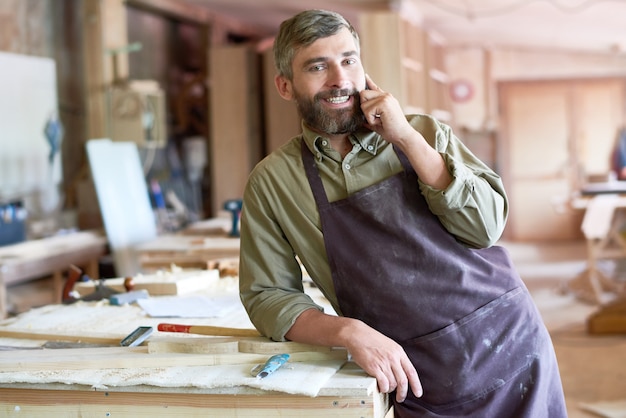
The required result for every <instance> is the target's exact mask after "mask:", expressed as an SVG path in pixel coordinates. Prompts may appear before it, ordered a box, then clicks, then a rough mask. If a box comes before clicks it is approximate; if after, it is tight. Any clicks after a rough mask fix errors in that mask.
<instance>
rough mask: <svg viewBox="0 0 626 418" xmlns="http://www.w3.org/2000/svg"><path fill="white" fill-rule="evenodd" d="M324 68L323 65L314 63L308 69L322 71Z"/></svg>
mask: <svg viewBox="0 0 626 418" xmlns="http://www.w3.org/2000/svg"><path fill="white" fill-rule="evenodd" d="M323 69H324V66H323V65H314V66H312V67H310V68H309V71H322V70H323Z"/></svg>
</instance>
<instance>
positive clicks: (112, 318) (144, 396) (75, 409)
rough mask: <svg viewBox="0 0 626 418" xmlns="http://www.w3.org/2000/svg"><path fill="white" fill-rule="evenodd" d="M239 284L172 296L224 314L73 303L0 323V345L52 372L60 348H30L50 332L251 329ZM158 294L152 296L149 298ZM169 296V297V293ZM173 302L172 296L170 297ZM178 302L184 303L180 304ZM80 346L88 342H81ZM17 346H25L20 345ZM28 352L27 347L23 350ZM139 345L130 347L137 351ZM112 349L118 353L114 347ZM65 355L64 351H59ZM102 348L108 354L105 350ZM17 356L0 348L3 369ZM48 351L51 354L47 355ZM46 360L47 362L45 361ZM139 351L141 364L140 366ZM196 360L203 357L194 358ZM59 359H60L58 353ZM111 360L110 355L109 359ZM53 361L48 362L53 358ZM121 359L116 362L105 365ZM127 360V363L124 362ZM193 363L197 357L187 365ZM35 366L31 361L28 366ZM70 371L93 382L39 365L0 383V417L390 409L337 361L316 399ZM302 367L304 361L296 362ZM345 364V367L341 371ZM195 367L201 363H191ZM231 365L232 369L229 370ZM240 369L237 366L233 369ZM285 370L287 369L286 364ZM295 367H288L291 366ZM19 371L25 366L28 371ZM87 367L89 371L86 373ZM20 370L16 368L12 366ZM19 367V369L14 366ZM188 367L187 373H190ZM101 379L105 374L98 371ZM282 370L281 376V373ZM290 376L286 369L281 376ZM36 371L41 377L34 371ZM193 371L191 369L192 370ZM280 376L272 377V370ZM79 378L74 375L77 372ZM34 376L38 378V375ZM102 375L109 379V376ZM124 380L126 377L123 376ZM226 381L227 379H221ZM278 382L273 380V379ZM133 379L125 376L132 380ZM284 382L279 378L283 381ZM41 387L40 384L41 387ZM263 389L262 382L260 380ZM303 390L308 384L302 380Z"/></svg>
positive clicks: (183, 357)
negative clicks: (220, 306) (30, 336)
mask: <svg viewBox="0 0 626 418" xmlns="http://www.w3.org/2000/svg"><path fill="white" fill-rule="evenodd" d="M237 289H238V279H237V278H236V277H222V278H219V280H217V281H214V282H213V284H212V285H211V286H209V287H207V288H206V289H204V290H202V291H196V292H194V293H193V294H192V295H181V296H178V297H181V298H184V297H198V296H207V297H209V298H213V299H214V300H215V301H216V303H217V301H220V300H222V301H223V300H232V305H231V307H232V309H228V310H227V313H226V314H223V315H218V316H214V317H205V318H197V317H195V318H163V317H151V316H149V315H147V313H146V312H145V311H144V310H143V309H142V308H140V307H139V306H137V305H136V304H131V305H123V306H113V305H110V304H109V303H108V302H107V301H99V302H78V303H76V304H73V305H49V306H45V307H41V308H36V309H32V310H30V311H27V312H24V313H22V314H20V315H18V316H16V317H13V318H9V319H5V320H3V321H0V335H2V336H3V337H2V338H0V346H13V347H15V345H16V344H20V346H21V347H22V348H21V349H18V352H17V355H18V356H20V358H30V356H31V354H30V353H33V354H32V355H34V354H37V355H38V358H42V356H44V358H45V359H47V360H49V361H51V362H52V364H53V365H54V367H58V366H57V365H58V364H59V363H57V362H56V360H54V359H56V357H55V356H56V355H55V354H54V353H55V352H59V351H62V350H43V351H41V350H32V348H36V347H38V345H39V344H42V343H43V342H45V341H44V340H45V339H47V338H49V337H48V336H47V335H49V334H58V335H69V334H72V335H79V336H85V337H89V336H90V335H92V334H94V335H96V336H97V335H115V336H116V337H117V338H119V336H123V335H127V334H128V333H129V332H130V331H131V330H134V329H135V328H136V327H138V326H152V327H155V329H156V328H157V325H158V324H159V323H162V322H177V323H183V324H190V325H214V326H219V327H231V328H251V327H252V324H251V323H250V320H249V318H248V316H247V314H246V312H245V309H244V308H243V306H242V305H241V303H240V302H239V301H238V290H237ZM305 291H306V292H307V293H308V294H309V295H310V296H311V297H312V298H313V300H314V301H315V302H316V303H318V304H320V305H321V306H322V307H324V309H325V310H327V311H328V312H329V313H331V314H332V313H333V312H332V308H331V307H330V306H329V305H328V301H327V300H326V299H325V298H323V296H322V295H321V292H320V291H319V289H317V288H315V287H313V286H309V285H307V284H306V283H305ZM165 297H166V296H161V297H151V298H154V299H155V300H158V299H159V298H165ZM167 297H168V298H170V297H171V296H167ZM174 297H176V296H174ZM182 302H183V303H185V302H184V300H183V301H182ZM7 330H8V331H13V332H20V331H25V332H29V333H43V334H46V337H45V338H44V337H43V336H42V338H44V340H41V341H36V340H28V341H27V340H24V339H20V338H17V336H13V337H9V338H7V337H6V335H7V334H6V332H5V333H4V334H2V332H3V331H7ZM165 337H167V338H171V337H172V334H171V333H163V332H161V331H158V330H155V331H154V332H153V334H152V335H151V336H150V338H149V340H148V341H147V342H145V343H144V344H146V343H150V342H151V341H155V340H156V341H158V339H159V338H165ZM174 337H177V339H178V338H182V339H185V340H187V339H189V338H192V337H193V336H190V335H188V334H187V335H181V334H175V335H174ZM85 341H89V339H87V338H85ZM21 343H23V345H22V344H21ZM27 347H30V348H31V349H26V348H27ZM140 348H142V347H134V348H133V349H140ZM112 349H113V350H120V348H115V347H112ZM64 350H67V349H64ZM70 350H78V351H77V353H80V352H81V350H90V349H89V348H75V349H70ZM105 350H108V349H106V348H105ZM15 353H16V351H15V350H12V351H9V352H3V351H0V361H1V362H3V364H4V363H6V364H8V363H7V361H9V362H11V364H15V362H14V360H13V357H11V358H9V356H15ZM46 353H49V354H46ZM297 354H298V353H294V356H295V355H297ZM48 355H49V356H50V357H45V356H48ZM106 355H108V356H111V355H113V356H114V358H115V359H119V358H120V355H121V356H122V357H123V358H125V357H124V356H125V355H126V356H129V355H131V354H111V353H108V352H107V354H106ZM146 355H148V356H149V355H153V354H150V353H148V354H145V355H144V357H141V358H142V361H145V356H146ZM192 355H193V354H179V355H177V357H175V358H174V360H172V363H175V362H177V361H181V362H183V361H184V362H188V361H191V360H189V359H190V358H189V357H187V356H192ZM84 356H87V357H88V359H89V360H88V361H90V362H95V363H96V364H98V367H99V369H106V368H107V364H108V365H109V367H111V363H110V362H107V361H101V360H100V359H97V360H92V359H93V357H92V356H91V355H83V356H80V355H78V354H77V355H76V356H70V359H72V360H70V361H71V362H73V364H75V365H76V364H78V357H84ZM196 356H201V357H199V360H201V361H204V360H202V358H203V357H204V356H203V355H198V354H196ZM57 357H58V356H57ZM110 358H113V357H110ZM53 360H54V361H53ZM114 361H122V360H111V362H114ZM124 361H125V360H124ZM193 361H195V359H194V360H193ZM31 364H34V363H31ZM80 364H81V365H80V366H77V367H78V368H79V369H78V370H77V369H76V367H74V369H73V370H77V371H78V372H83V375H84V376H86V377H85V378H86V379H87V380H88V381H89V379H94V382H93V383H91V382H88V383H89V384H84V383H83V384H78V383H71V382H70V383H64V381H63V379H61V380H57V381H54V380H50V379H47V377H49V375H48V374H47V373H49V372H50V370H48V369H47V368H45V367H39V366H33V367H34V369H36V370H34V373H35V375H36V376H37V377H38V379H40V380H35V381H34V382H33V381H32V380H30V381H29V380H24V379H21V380H20V379H16V380H14V381H12V383H11V381H6V380H3V381H2V382H3V383H1V384H0V416H12V414H19V415H20V416H28V417H39V416H41V417H44V416H45V417H46V418H48V417H54V416H63V417H80V416H105V417H106V416H111V417H120V416H123V417H136V416H151V417H152V416H154V417H170V416H171V417H179V416H186V417H187V416H203V417H205V416H209V417H220V418H221V417H238V418H241V417H250V418H252V417H254V418H258V417H277V416H288V417H311V418H313V417H316V418H317V417H342V418H343V417H355V418H361V417H373V418H383V417H385V415H386V414H387V413H388V411H389V408H390V406H389V399H388V395H386V394H381V393H380V392H379V391H378V389H377V384H376V379H375V378H373V377H371V376H368V375H367V374H366V373H365V372H364V371H363V370H362V369H360V368H359V367H358V366H357V365H356V364H355V363H353V362H351V361H345V360H341V361H340V362H339V363H338V364H337V367H338V369H333V370H331V372H330V374H329V375H328V378H327V380H322V383H321V384H320V385H321V386H320V387H319V391H318V392H317V394H316V395H315V396H311V395H307V394H303V391H302V390H300V391H294V392H296V393H287V392H285V391H279V390H277V389H274V390H266V389H264V388H263V387H251V386H249V385H240V386H232V385H230V384H229V383H228V382H231V381H232V380H231V379H230V377H231V376H230V375H228V374H227V373H226V374H224V377H223V378H222V377H220V376H222V374H221V373H220V374H219V375H218V377H217V380H218V382H217V383H220V382H221V379H224V381H225V382H226V383H225V384H224V385H221V384H220V385H216V386H214V387H203V386H200V385H198V384H197V383H196V382H195V381H190V382H188V383H184V384H178V383H177V385H174V387H165V386H172V384H171V381H167V382H165V383H164V384H158V383H154V384H152V383H151V384H144V383H139V384H137V383H135V384H134V385H132V384H130V383H128V384H126V385H125V384H124V382H128V381H129V380H128V379H127V378H124V379H122V380H121V382H122V384H117V385H105V387H103V385H102V384H98V381H97V378H96V377H93V376H94V374H95V373H84V370H83V369H81V367H83V366H82V364H83V363H80ZM131 364H132V366H131V368H130V369H129V368H128V366H127V365H126V366H124V367H126V369H125V370H126V373H128V374H130V373H131V372H134V373H137V374H139V375H142V376H143V375H147V376H149V377H148V379H150V380H151V379H153V378H154V374H156V373H160V372H162V370H161V371H159V370H157V369H154V370H155V371H154V372H153V373H151V372H150V371H149V370H147V369H144V368H139V369H134V368H137V367H140V366H138V365H137V363H136V362H132V363H131ZM158 364H159V365H160V366H159V369H163V368H164V367H165V368H167V365H166V364H162V363H161V362H160V361H159V363H158ZM298 364H306V363H298ZM341 364H343V366H341ZM63 367H66V366H63ZM192 367H193V369H194V370H197V368H198V367H203V366H192ZM227 367H230V366H227ZM238 367H241V366H238ZM245 367H246V369H245V370H249V366H247V365H246V366H245ZM285 367H287V366H285ZM291 367H294V366H291ZM25 368H28V366H26V367H25ZM90 369H91V368H88V370H87V371H89V370H90ZM16 370H18V369H16ZM20 370H21V368H20ZM189 370H191V369H189ZM99 371H101V372H102V373H105V374H107V370H99ZM279 372H280V371H279ZM287 372H290V373H291V371H289V370H286V371H285V372H284V373H287ZM7 373H8V374H10V373H19V372H10V371H6V370H5V371H4V372H2V370H0V375H6V374H7ZM39 373H40V374H39ZM57 373H60V374H61V375H63V376H64V377H63V378H65V377H66V376H67V374H66V373H65V372H63V371H57ZM190 373H191V372H190ZM277 373H278V372H277ZM79 374H80V373H79ZM176 375H177V376H182V379H183V380H185V379H187V380H189V379H192V380H193V376H188V375H187V374H186V373H177V374H176ZM39 376H40V378H39ZM107 376H108V374H107ZM124 376H127V374H124ZM227 376H228V377H227ZM305 376H307V377H306V378H305V379H306V380H304V381H305V382H306V381H309V380H313V379H312V377H313V376H312V375H305ZM275 377H276V378H278V377H279V376H278V375H276V376H275ZM132 379H133V378H131V380H132ZM282 379H283V378H281V380H282ZM39 382H41V383H39ZM262 384H263V385H265V383H262ZM303 384H305V385H306V383H303Z"/></svg>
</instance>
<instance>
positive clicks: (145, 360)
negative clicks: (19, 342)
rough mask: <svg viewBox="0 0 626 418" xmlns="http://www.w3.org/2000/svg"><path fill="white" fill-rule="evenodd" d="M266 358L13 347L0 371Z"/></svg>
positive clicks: (336, 354)
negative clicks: (22, 348)
mask: <svg viewBox="0 0 626 418" xmlns="http://www.w3.org/2000/svg"><path fill="white" fill-rule="evenodd" d="M341 359H347V353H346V351H345V350H334V351H331V352H327V353H322V352H303V353H293V354H292V355H291V357H290V359H289V361H290V362H309V361H322V360H341ZM266 360H267V355H266V354H251V353H226V354H212V355H207V354H202V355H193V354H176V353H174V354H172V353H155V354H151V353H149V352H148V347H107V348H69V349H63V348H61V349H55V350H16V351H6V352H0V370H2V371H3V372H18V371H36V370H83V369H102V368H103V367H105V368H110V369H136V368H142V367H146V368H151V367H152V368H158V367H180V366H216V365H227V364H256V363H263V362H265V361H266Z"/></svg>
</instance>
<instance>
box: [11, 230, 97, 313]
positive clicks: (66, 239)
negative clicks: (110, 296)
mask: <svg viewBox="0 0 626 418" xmlns="http://www.w3.org/2000/svg"><path fill="white" fill-rule="evenodd" d="M106 252H107V239H106V237H105V236H104V233H103V232H102V231H79V232H74V233H69V234H65V235H57V236H53V237H49V238H43V239H37V240H31V241H25V242H21V243H18V244H13V245H7V246H3V247H0V316H1V317H2V318H4V317H5V316H6V309H7V300H6V298H7V295H6V287H7V286H9V285H12V284H17V283H23V282H26V281H28V280H32V279H36V278H39V277H45V276H49V275H51V276H52V277H53V283H54V294H55V295H56V298H57V300H58V301H59V302H60V299H61V291H62V288H63V272H64V271H66V270H67V269H68V267H69V265H70V264H74V265H76V266H79V267H81V268H83V270H84V271H85V273H86V274H88V275H89V276H90V277H92V278H98V260H99V258H100V257H101V256H102V255H104V254H106Z"/></svg>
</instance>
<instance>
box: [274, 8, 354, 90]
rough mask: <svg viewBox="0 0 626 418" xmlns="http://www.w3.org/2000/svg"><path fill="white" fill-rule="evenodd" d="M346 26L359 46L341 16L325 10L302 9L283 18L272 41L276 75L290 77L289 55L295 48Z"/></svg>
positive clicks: (293, 52) (291, 60) (293, 53)
mask: <svg viewBox="0 0 626 418" xmlns="http://www.w3.org/2000/svg"><path fill="white" fill-rule="evenodd" d="M343 28H347V29H348V30H349V31H350V33H351V34H352V36H353V37H354V40H355V44H356V47H357V49H359V48H360V41H359V35H358V34H357V32H356V30H355V29H354V27H353V26H352V24H350V22H348V21H347V20H346V18H344V17H343V16H342V15H340V14H339V13H336V12H331V11H328V10H305V11H304V12H300V13H298V14H297V15H295V16H293V17H291V18H289V19H287V20H285V21H284V22H283V23H281V25H280V30H279V32H278V35H277V36H276V40H275V41H274V65H275V66H276V69H277V71H278V74H279V75H281V76H284V77H286V78H287V79H288V80H293V68H292V66H291V64H292V63H293V57H294V56H295V55H296V52H297V51H298V49H300V48H302V47H306V46H308V45H311V44H312V43H313V42H315V41H317V40H318V39H320V38H326V37H329V36H332V35H335V34H337V33H338V32H339V31H340V30H341V29H343Z"/></svg>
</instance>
